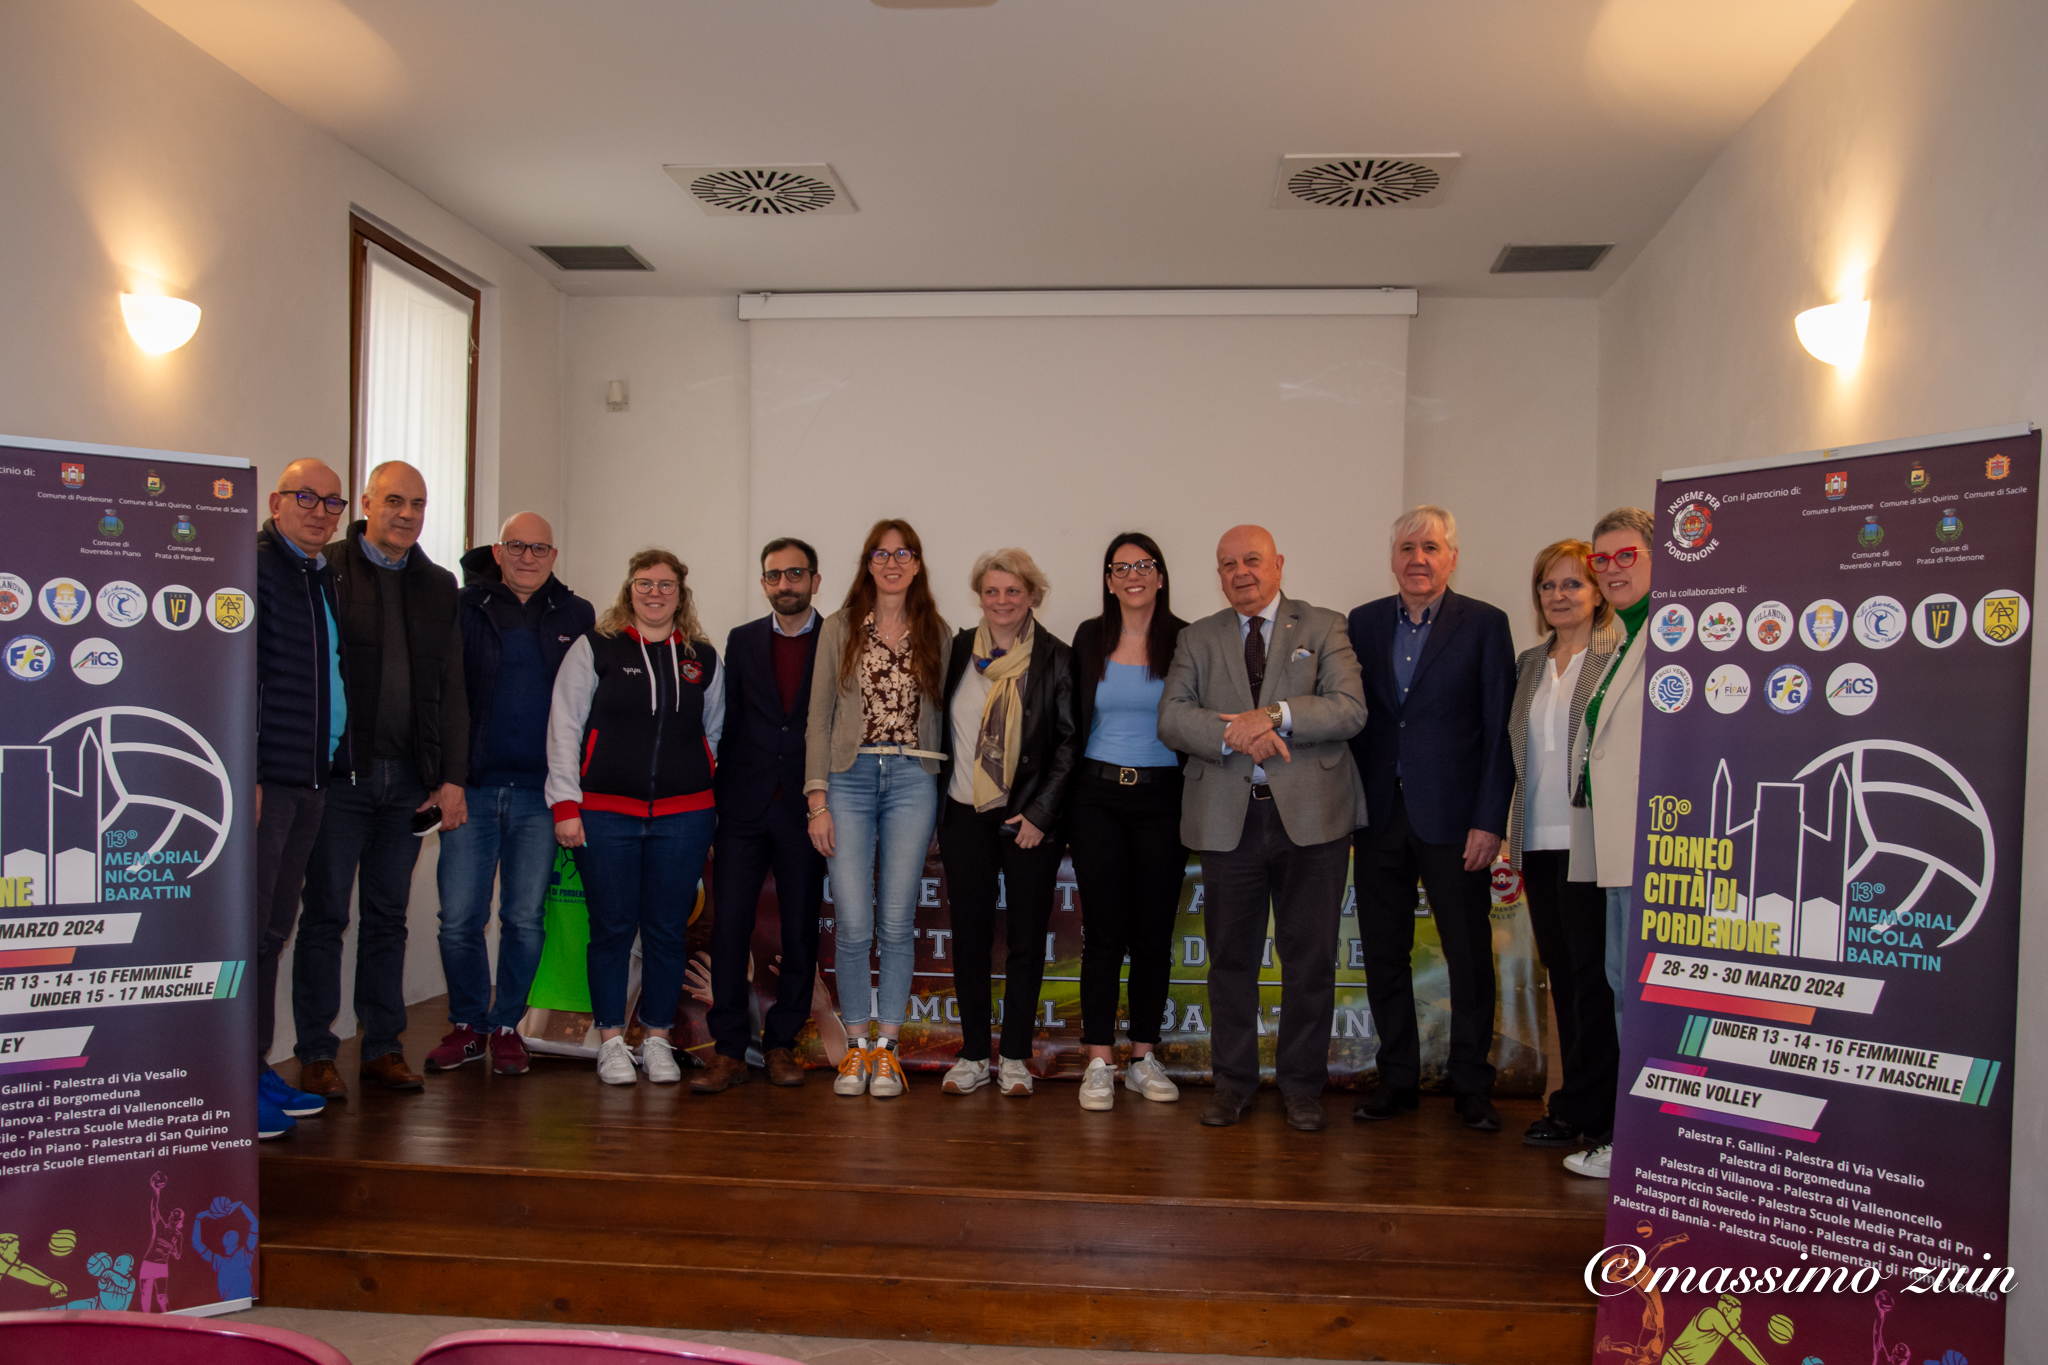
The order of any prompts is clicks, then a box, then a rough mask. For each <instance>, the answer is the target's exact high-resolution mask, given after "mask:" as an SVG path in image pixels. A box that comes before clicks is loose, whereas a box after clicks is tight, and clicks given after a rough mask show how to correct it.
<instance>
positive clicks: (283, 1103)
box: [256, 1066, 327, 1118]
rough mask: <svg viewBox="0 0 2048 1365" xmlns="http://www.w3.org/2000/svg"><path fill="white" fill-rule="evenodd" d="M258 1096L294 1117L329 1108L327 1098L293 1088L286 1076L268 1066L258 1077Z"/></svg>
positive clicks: (303, 1116) (279, 1110)
mask: <svg viewBox="0 0 2048 1365" xmlns="http://www.w3.org/2000/svg"><path fill="white" fill-rule="evenodd" d="M256 1098H257V1099H258V1100H259V1101H267V1102H268V1103H269V1104H270V1106H271V1107H272V1108H274V1109H276V1110H277V1111H278V1112H279V1113H281V1114H289V1115H291V1116H292V1117H294V1118H306V1117H308V1116H310V1115H313V1114H319V1113H323V1112H325V1111H326V1109H327V1101H326V1100H324V1099H322V1098H321V1097H320V1096H318V1095H309V1094H307V1093H306V1092H305V1091H303V1090H294V1089H292V1087H291V1085H290V1083H289V1082H287V1081H286V1080H285V1078H284V1077H282V1076H280V1075H278V1074H277V1073H276V1072H275V1071H273V1070H271V1069H270V1068H269V1067H267V1066H266V1067H264V1068H263V1074H262V1075H260V1076H258V1077H257V1078H256Z"/></svg>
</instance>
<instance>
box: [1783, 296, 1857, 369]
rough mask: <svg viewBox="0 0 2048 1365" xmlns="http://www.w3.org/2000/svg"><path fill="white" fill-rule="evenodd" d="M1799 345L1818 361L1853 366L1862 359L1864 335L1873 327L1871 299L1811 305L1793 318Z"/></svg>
mask: <svg viewBox="0 0 2048 1365" xmlns="http://www.w3.org/2000/svg"><path fill="white" fill-rule="evenodd" d="M1792 327H1793V330H1795V331H1796V332H1798V333H1799V344H1800V345H1801V346H1804V347H1805V348H1806V349H1807V352H1808V354H1810V355H1811V356H1812V357H1813V358H1814V359H1815V360H1824V361H1826V362H1827V363H1828V364H1830V365H1854V364H1855V363H1856V362H1857V361H1858V360H1860V359H1862V358H1863V334H1864V333H1865V332H1867V331H1868V330H1869V329H1870V300H1869V299H1856V300H1855V301H1853V302H1850V303H1831V304H1829V305H1827V307H1825V308H1809V309H1807V310H1806V311H1805V312H1803V313H1801V314H1800V315H1799V316H1798V317H1796V318H1794V319H1792Z"/></svg>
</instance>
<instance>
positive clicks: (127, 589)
mask: <svg viewBox="0 0 2048 1365" xmlns="http://www.w3.org/2000/svg"><path fill="white" fill-rule="evenodd" d="M31 605H33V606H34V607H36V608H37V609H38V610H40V611H41V612H42V614H43V616H44V617H45V618H46V619H48V620H50V621H53V622H55V623H56V624H58V625H60V626H76V625H81V624H83V623H84V622H85V621H86V620H87V619H89V618H90V617H91V616H92V614H93V612H94V610H95V608H97V610H98V612H99V617H100V619H101V620H102V621H104V622H106V623H107V624H108V625H110V626H116V627H119V628H122V629H126V628H127V627H129V626H139V625H141V624H142V623H143V621H144V620H146V619H148V618H149V617H150V616H152V615H153V616H155V617H156V621H157V624H158V625H160V626H162V627H163V628H164V629H166V630H190V629H191V628H192V627H193V626H196V625H198V624H199V618H200V617H201V616H202V615H203V616H205V617H206V619H207V621H208V622H209V623H210V624H211V625H212V626H213V628H214V629H215V630H221V631H226V632H227V633H228V634H230V635H233V634H235V633H236V632H238V631H242V630H246V629H248V626H249V622H250V621H252V620H254V619H255V611H254V607H255V603H254V602H253V601H252V600H251V598H250V596H249V594H248V593H246V592H244V591H242V590H241V589H240V588H216V589H214V591H212V592H210V593H206V594H204V595H202V594H200V593H198V592H195V591H193V590H192V589H191V588H188V587H186V586H185V585H184V584H182V583H173V584H171V585H170V586H169V587H167V588H159V589H157V591H156V595H155V596H154V597H151V596H150V594H149V593H147V592H145V591H144V590H143V589H141V588H139V587H137V586H136V585H135V584H133V583H128V582H124V581H122V580H120V579H116V580H115V581H114V582H112V583H109V584H107V585H106V586H105V587H103V588H101V589H100V590H99V591H98V592H97V593H95V592H93V590H92V589H90V588H88V587H86V586H85V584H83V583H81V582H79V581H78V580H77V579H75V578H53V579H51V580H50V581H49V582H47V583H45V584H43V586H42V590H41V591H40V592H38V591H34V590H32V589H31V588H30V587H29V585H28V584H27V582H25V581H24V580H23V579H22V578H20V577H19V576H17V575H15V574H11V573H0V621H17V620H20V619H21V618H22V617H24V616H26V615H28V613H29V608H30V606H31ZM16 676H20V675H18V674H17V675H16Z"/></svg>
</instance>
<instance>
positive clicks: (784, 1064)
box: [764, 1047, 804, 1085]
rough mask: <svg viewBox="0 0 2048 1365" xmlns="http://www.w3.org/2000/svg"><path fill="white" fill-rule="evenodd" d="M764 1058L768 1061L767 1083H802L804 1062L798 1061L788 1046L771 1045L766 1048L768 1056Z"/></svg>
mask: <svg viewBox="0 0 2048 1365" xmlns="http://www.w3.org/2000/svg"><path fill="white" fill-rule="evenodd" d="M764 1060H765V1061H766V1062H767V1063H768V1084H770V1085H802V1084H803V1083H804V1064H803V1063H802V1062H799V1061H798V1060H797V1059H796V1054H795V1053H794V1052H791V1051H790V1050H789V1049H788V1048H786V1047H771V1048H769V1049H768V1056H767V1057H766V1058H765V1059H764Z"/></svg>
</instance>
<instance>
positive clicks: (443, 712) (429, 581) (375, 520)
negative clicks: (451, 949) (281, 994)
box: [292, 460, 469, 1099]
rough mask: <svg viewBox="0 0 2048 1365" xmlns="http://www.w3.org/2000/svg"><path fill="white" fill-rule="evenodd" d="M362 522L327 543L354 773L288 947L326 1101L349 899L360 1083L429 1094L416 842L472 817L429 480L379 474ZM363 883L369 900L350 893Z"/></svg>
mask: <svg viewBox="0 0 2048 1365" xmlns="http://www.w3.org/2000/svg"><path fill="white" fill-rule="evenodd" d="M362 506H363V518H362V520H360V521H358V522H355V523H354V524H353V525H351V526H350V527H349V528H348V533H347V534H346V535H344V536H343V537H342V538H341V539H339V540H337V541H335V542H334V543H333V544H331V545H329V546H328V547H327V558H328V559H329V561H331V562H332V563H333V565H334V586H335V597H336V600H337V602H338V603H339V606H340V612H339V616H340V624H341V645H342V654H343V657H344V658H345V659H346V660H347V665H348V715H349V721H348V726H349V741H350V746H351V751H352V754H353V757H354V762H355V776H354V780H353V781H351V782H348V783H345V784H343V785H341V786H338V787H336V788H335V789H334V790H333V791H330V792H329V793H328V794H327V811H326V813H325V814H324V815H323V816H322V817H321V821H320V835H319V837H318V838H317V839H315V840H314V841H313V858H312V861H311V863H310V864H308V866H307V869H306V908H305V912H304V915H303V917H302V918H301V920H300V923H299V946H298V951H297V952H296V953H294V954H293V956H292V1014H293V1016H294V1017H295V1018H296V1019H297V1021H298V1026H299V1040H298V1042H297V1043H296V1044H294V1045H293V1049H292V1050H293V1051H294V1052H296V1053H298V1056H299V1063H300V1067H299V1087H300V1089H302V1090H306V1091H310V1092H311V1093H313V1094H316V1095H323V1096H326V1097H327V1098H328V1099H341V1098H345V1097H346V1096H347V1094H348V1087H347V1085H346V1084H345V1083H344V1082H343V1081H342V1078H341V1071H340V1069H339V1068H338V1067H337V1066H336V1065H335V1060H334V1059H335V1054H336V1053H337V1052H339V1051H340V1049H341V1039H340V1038H338V1037H336V1036H335V1033H334V1020H335V1016H337V1015H338V1014H340V1013H341V945H342V937H343V935H344V934H346V933H347V932H348V924H349V916H350V910H351V908H352V903H353V904H355V905H359V906H360V913H361V922H360V923H359V925H358V927H357V933H356V980H355V1007H356V1019H357V1021H358V1022H359V1023H360V1024H361V1025H362V1028H363V1051H362V1078H363V1079H364V1080H365V1081H368V1082H371V1083H373V1084H376V1085H380V1086H382V1087H384V1088H385V1089H386V1090H419V1089H421V1088H422V1087H424V1086H425V1084H426V1079H425V1077H423V1076H421V1075H420V1074H419V1073H418V1072H416V1071H414V1070H412V1069H411V1068H410V1067H408V1066H407V1065H406V1064H405V1047H404V1043H403V1041H402V1037H401V1035H403V1034H404V1032H405V989H404V978H405V937H406V934H405V915H406V908H407V906H408V904H409V903H410V902H411V900H412V873H413V867H414V865H415V864H417V863H418V861H419V856H420V838H421V836H424V835H426V834H428V833H431V832H432V831H433V830H435V829H437V828H438V829H439V830H440V831H441V832H442V833H444V834H446V833H448V832H449V831H451V830H455V829H459V828H461V826H462V823H463V821H464V820H466V819H468V807H467V805H466V803H465V796H464V784H465V783H466V782H467V781H468V779H469V699H468V697H467V695H466V693H465V690H464V687H463V681H462V633H461V631H460V629H459V628H458V627H457V625H456V620H455V613H456V601H455V575H453V574H451V573H449V572H448V570H446V569H444V568H441V567H440V566H439V565H437V564H435V563H434V562H433V561H432V560H430V559H428V558H427V552H426V551H425V550H422V549H421V548H420V547H419V538H420V528H421V527H422V526H423V525H424V524H425V523H426V516H427V483H426V480H425V479H424V478H422V477H421V476H420V472H419V471H418V470H417V469H414V468H413V467H412V466H411V465H409V464H407V463H405V462H404V461H403V460H389V461H386V462H385V463H383V464H380V465H378V466H377V467H376V468H375V469H373V470H371V471H370V477H369V481H368V483H367V484H366V485H365V487H364V489H363V504H362ZM359 880H360V882H361V884H362V891H361V894H360V896H356V895H353V894H352V892H353V891H354V888H355V886H356V884H357V882H358V881H359Z"/></svg>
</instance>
